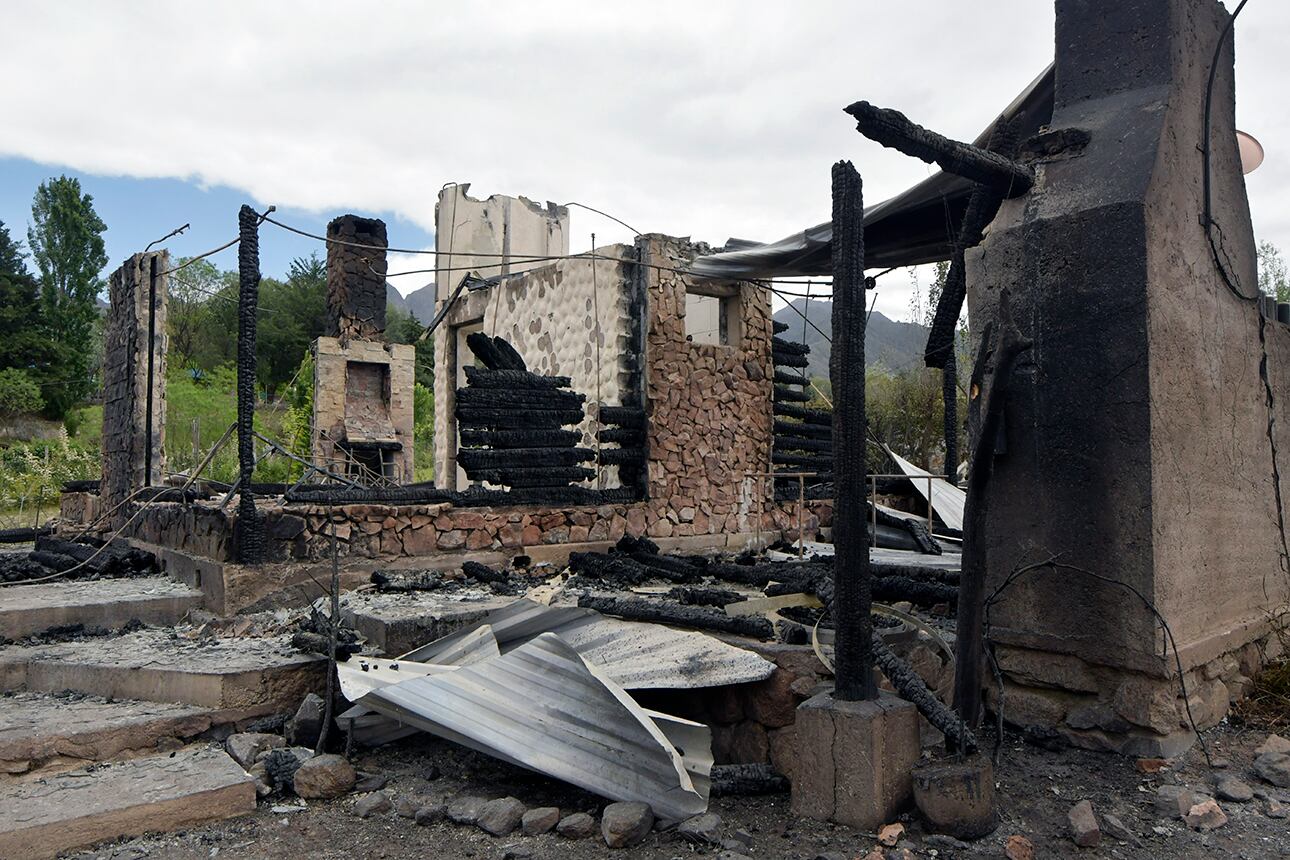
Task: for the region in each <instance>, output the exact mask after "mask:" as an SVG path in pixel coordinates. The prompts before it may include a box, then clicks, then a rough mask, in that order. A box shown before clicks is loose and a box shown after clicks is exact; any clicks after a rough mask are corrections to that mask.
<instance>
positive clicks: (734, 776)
mask: <svg viewBox="0 0 1290 860" xmlns="http://www.w3.org/2000/svg"><path fill="white" fill-rule="evenodd" d="M709 779H711V781H712V784H711V788H710V789H709V790H708V793H709V795H710V796H712V797H750V796H753V795H760V794H787V793H788V790H789V783H788V778H787V777H785V776H783V775H781V774H778V773H775V771H774V770H773V769H772V768H771V766H770V765H768V764H718V765H713V766H712V773H711V774H710V775H709Z"/></svg>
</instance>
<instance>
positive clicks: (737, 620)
mask: <svg viewBox="0 0 1290 860" xmlns="http://www.w3.org/2000/svg"><path fill="white" fill-rule="evenodd" d="M578 605H579V606H581V607H583V608H584V609H594V610H596V611H597V612H599V613H601V614H603V615H614V616H617V617H618V618H625V619H627V620H628V621H649V622H652V623H655V624H676V625H679V626H682V627H693V628H695V629H696V630H712V631H714V632H717V633H733V634H734V635H736V636H747V637H749V638H751V639H773V638H774V636H775V627H774V625H772V624H771V623H770V619H768V618H763V617H762V616H760V615H727V614H726V613H724V612H721V611H718V610H716V609H709V608H707V607H703V606H687V605H684V604H680V603H669V602H666V601H662V600H644V599H642V598H639V597H608V596H603V595H596V594H584V595H583V596H582V597H580V598H578Z"/></svg>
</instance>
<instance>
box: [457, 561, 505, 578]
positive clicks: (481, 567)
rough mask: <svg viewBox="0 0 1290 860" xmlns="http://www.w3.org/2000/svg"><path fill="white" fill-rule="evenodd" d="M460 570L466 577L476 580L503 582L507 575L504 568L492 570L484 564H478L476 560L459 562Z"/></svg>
mask: <svg viewBox="0 0 1290 860" xmlns="http://www.w3.org/2000/svg"><path fill="white" fill-rule="evenodd" d="M461 572H462V573H464V574H465V575H466V578H467V579H473V580H475V581H476V582H484V583H489V582H505V581H506V580H507V579H508V578H509V577H508V575H507V573H506V571H505V570H494V569H493V568H491V567H489V566H488V565H486V564H480V563H479V562H477V561H463V562H462V563H461Z"/></svg>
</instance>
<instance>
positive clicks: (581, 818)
mask: <svg viewBox="0 0 1290 860" xmlns="http://www.w3.org/2000/svg"><path fill="white" fill-rule="evenodd" d="M555 832H556V833H559V834H560V835H561V836H563V837H565V838H567V839H586V838H587V837H588V836H591V834H593V833H595V832H596V819H595V818H592V817H591V816H590V815H588V814H587V813H585V812H575V813H573V814H572V815H566V816H565V817H564V818H561V819H560V823H559V824H557V825H556V826H555Z"/></svg>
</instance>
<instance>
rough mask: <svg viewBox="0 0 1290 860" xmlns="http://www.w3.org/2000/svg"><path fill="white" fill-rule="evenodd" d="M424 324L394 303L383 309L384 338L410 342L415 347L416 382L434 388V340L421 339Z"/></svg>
mask: <svg viewBox="0 0 1290 860" xmlns="http://www.w3.org/2000/svg"><path fill="white" fill-rule="evenodd" d="M425 330H426V327H425V325H424V324H423V323H422V322H421V321H420V320H419V319H417V317H416V314H412V313H408V312H407V311H403V310H400V309H398V308H396V307H394V305H389V306H388V307H386V309H385V340H386V341H387V342H388V343H410V344H412V346H413V347H415V348H416V363H417V364H416V382H417V384H418V385H424V386H425V387H426V388H428V389H430V390H431V391H433V390H434V341H432V340H431V339H430V338H426V339H425V340H421V333H422V332H424V331H425Z"/></svg>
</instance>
